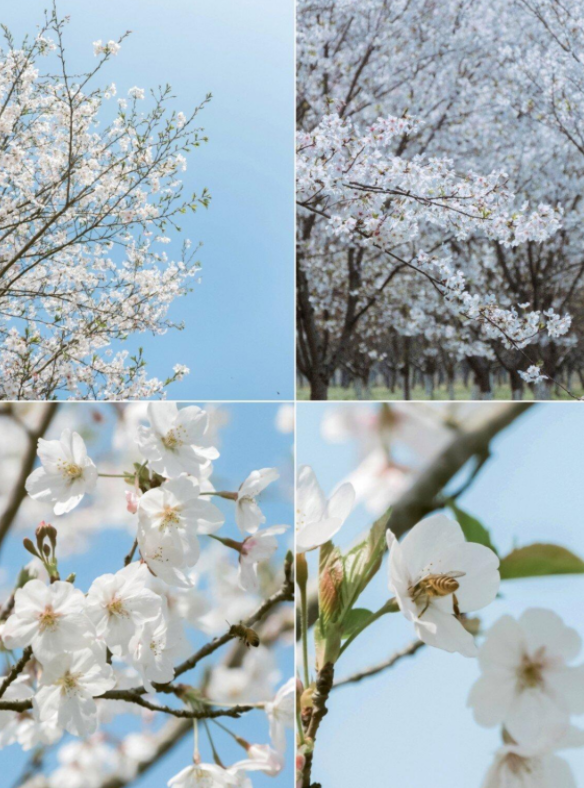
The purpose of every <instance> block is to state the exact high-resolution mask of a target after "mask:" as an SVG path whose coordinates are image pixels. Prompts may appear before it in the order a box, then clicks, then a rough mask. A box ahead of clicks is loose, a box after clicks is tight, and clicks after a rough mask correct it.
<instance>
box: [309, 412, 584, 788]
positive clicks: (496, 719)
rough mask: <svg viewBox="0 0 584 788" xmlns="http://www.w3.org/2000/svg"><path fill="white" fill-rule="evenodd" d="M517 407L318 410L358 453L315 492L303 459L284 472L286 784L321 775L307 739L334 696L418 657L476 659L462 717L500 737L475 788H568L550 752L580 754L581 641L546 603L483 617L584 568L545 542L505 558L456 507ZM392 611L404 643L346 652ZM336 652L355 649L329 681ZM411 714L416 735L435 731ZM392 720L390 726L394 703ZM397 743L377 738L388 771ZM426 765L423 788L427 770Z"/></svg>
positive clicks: (326, 431) (565, 773)
mask: <svg viewBox="0 0 584 788" xmlns="http://www.w3.org/2000/svg"><path fill="white" fill-rule="evenodd" d="M530 407H534V406H533V405H528V404H520V403H504V404H494V403H492V404H482V405H477V404H466V405H444V406H441V407H439V406H425V405H422V404H418V405H409V406H408V405H403V404H402V405H396V406H392V405H387V404H386V405H383V406H379V407H374V406H372V405H367V406H366V405H356V404H353V405H346V406H344V405H340V404H339V405H335V406H333V407H331V409H330V411H328V412H325V413H324V416H323V418H322V420H321V434H322V438H323V439H324V440H325V441H327V442H329V443H333V444H335V443H340V442H345V441H347V440H348V439H350V440H351V441H352V442H353V443H355V444H356V446H357V447H358V451H359V457H358V460H357V462H356V463H355V465H356V467H355V469H354V471H353V472H352V473H351V474H350V475H349V476H348V477H346V478H345V479H339V480H338V481H339V484H338V485H337V487H336V488H335V490H334V491H333V494H332V495H331V496H330V497H328V499H327V496H326V495H325V493H324V492H323V490H322V489H321V487H320V485H319V482H318V480H317V478H316V475H315V473H314V471H313V469H312V468H311V467H310V466H303V467H301V468H300V469H299V473H298V480H297V499H296V500H297V510H298V516H297V521H296V527H297V538H296V544H297V550H298V555H297V574H296V580H297V583H298V587H299V592H300V606H301V616H300V627H299V630H300V631H299V638H300V641H301V643H300V644H299V649H298V664H299V672H300V676H299V679H298V680H299V693H301V694H300V701H299V703H298V706H297V714H298V736H297V741H298V758H297V786H298V788H316V786H318V785H319V784H320V783H319V782H318V778H317V780H316V781H315V776H314V772H315V771H316V772H317V773H318V772H319V770H320V767H319V764H323V766H322V768H323V769H325V768H326V757H327V752H326V751H325V752H322V746H321V747H319V731H320V730H321V726H326V724H327V719H326V715H327V713H329V712H330V713H331V714H334V712H335V709H334V708H330V706H331V702H332V700H333V695H334V693H336V692H337V691H339V690H340V689H341V688H342V687H346V686H355V685H356V684H358V683H359V682H363V681H365V680H367V679H369V677H372V676H379V677H380V678H379V680H385V681H388V682H390V681H391V680H392V678H393V672H395V671H397V670H398V669H399V665H400V664H401V662H402V660H406V659H407V658H411V657H413V655H415V654H417V653H418V652H419V651H420V650H422V649H423V650H426V651H427V652H433V653H435V652H436V651H438V650H439V651H442V652H447V653H448V654H453V653H457V654H459V655H462V656H463V657H465V658H467V659H469V660H476V661H477V662H478V665H479V668H480V677H479V678H478V679H477V681H476V682H475V684H474V685H473V686H472V687H470V686H469V688H468V691H469V692H468V705H469V706H470V709H471V712H469V714H470V713H472V716H474V719H475V720H476V722H477V723H478V724H479V725H481V726H485V727H496V728H498V729H499V730H500V731H501V738H502V742H501V746H500V749H499V750H498V751H497V752H496V754H495V757H494V761H493V764H492V766H491V767H490V769H489V771H488V773H487V774H486V775H485V776H484V780H483V781H482V783H480V784H481V785H482V786H483V788H520V787H521V788H536V787H537V788H558V787H559V786H561V788H575V786H576V781H575V779H574V775H573V774H572V771H571V769H570V767H569V765H568V764H567V762H566V761H565V760H564V759H563V758H562V757H561V754H558V753H560V751H561V750H563V749H566V748H570V747H582V746H584V732H583V731H581V730H580V729H578V728H577V727H575V725H574V717H575V716H577V715H581V714H583V713H584V663H583V662H582V660H583V656H582V645H583V643H582V637H581V633H580V634H579V633H578V632H576V630H574V629H573V628H571V627H569V626H567V625H566V624H565V623H564V622H563V620H562V619H561V617H560V616H559V615H558V614H557V613H556V612H554V611H553V610H549V609H544V608H541V607H538V606H534V605H532V606H531V607H528V608H527V609H526V610H525V612H524V613H523V614H522V615H521V616H520V617H519V618H518V619H516V618H514V617H512V616H511V615H509V614H505V615H503V616H502V617H501V618H499V619H498V620H497V621H495V623H494V624H493V625H492V626H490V627H489V628H487V627H486V626H485V625H484V623H483V621H482V619H481V611H484V610H485V609H486V608H488V607H489V606H490V605H492V604H493V602H494V601H495V599H496V598H497V597H500V598H501V599H502V602H501V601H500V602H499V604H505V596H506V595H505V587H506V584H507V583H508V582H509V581H510V580H512V579H515V578H526V577H538V578H539V582H541V583H545V582H546V576H549V575H554V574H562V575H571V574H582V573H583V572H584V561H583V560H582V559H581V558H580V557H578V556H577V555H575V554H574V553H572V552H571V551H569V550H567V549H566V548H564V547H562V546H561V545H557V544H553V543H536V544H527V545H525V544H518V545H515V546H514V548H513V549H512V550H511V551H510V552H504V551H502V550H501V549H500V548H498V546H497V544H496V541H495V536H494V531H493V532H491V531H490V530H489V529H488V528H487V527H486V526H485V525H484V524H483V523H482V522H480V521H479V520H478V519H477V518H476V517H474V516H473V515H472V514H471V513H469V512H467V511H465V510H464V509H463V508H462V507H461V505H460V500H459V499H460V497H461V496H462V494H463V493H464V492H466V491H467V490H469V489H470V488H471V487H472V485H473V484H474V483H475V481H476V479H477V478H478V476H479V475H480V473H481V471H482V469H483V468H484V467H485V465H486V463H488V462H489V461H490V457H491V444H492V442H493V441H494V440H495V439H496V438H497V436H499V435H500V434H502V433H503V432H504V431H505V430H507V429H508V428H509V427H510V426H511V425H512V424H513V423H514V422H515V421H516V420H517V419H518V418H520V417H521V416H522V414H524V413H525V412H526V410H527V409H528V408H530ZM536 407H541V406H536ZM313 428H314V426H313V425H312V429H313ZM298 439H299V441H300V442H302V439H303V435H302V420H301V417H300V424H299V434H298ZM500 445H501V444H499V446H500ZM404 457H407V458H408V459H407V460H404V459H403V458H404ZM356 503H359V504H362V505H363V506H364V507H365V510H366V511H368V512H370V513H371V515H372V516H373V517H374V518H375V522H374V524H373V526H371V527H370V528H369V529H366V530H365V531H364V532H363V534H362V535H361V537H360V538H357V539H355V536H354V533H353V534H352V535H349V534H346V533H345V529H344V523H345V521H346V519H347V518H348V516H349V515H350V514H351V510H352V509H353V507H354V505H355V504H356ZM317 550H318V554H317V553H316V551H317ZM379 573H381V574H382V578H381V582H380V578H379ZM385 578H387V579H385ZM565 582H566V583H567V584H569V583H570V577H566V579H565ZM363 597H366V598H367V603H366V605H367V606H365V605H364V604H363V601H362V599H363ZM370 607H371V609H369V608H370ZM400 616H401V617H403V618H405V621H406V622H407V626H408V627H409V628H410V629H411V632H412V638H411V641H410V642H409V643H406V644H405V645H404V647H403V648H401V649H399V650H398V651H397V652H396V653H393V654H390V655H389V656H388V657H387V658H386V659H385V660H383V661H382V662H380V663H377V664H372V665H368V664H367V660H366V654H367V646H366V644H363V645H362V646H361V651H360V652H359V647H358V646H356V645H354V644H355V643H363V641H362V640H360V637H361V635H362V634H363V633H364V632H365V631H366V630H369V628H372V629H373V628H374V629H375V632H376V637H377V638H378V639H379V640H380V641H382V640H383V638H384V635H385V636H386V633H387V632H388V631H389V628H391V627H392V621H395V618H396V617H400ZM394 626H395V625H394ZM349 649H351V652H354V653H356V654H359V653H361V655H362V660H361V661H362V663H363V664H362V667H360V668H359V669H358V670H356V671H355V672H351V673H346V672H345V674H344V675H343V673H342V665H343V664H344V661H345V660H344V656H345V654H346V652H347V650H349ZM430 657H431V654H428V658H430ZM414 669H415V668H414ZM418 669H420V668H419V666H418ZM439 670H440V668H437V671H436V674H437V675H438V673H439ZM389 671H391V672H392V675H391V676H384V674H385V673H386V672H389ZM418 701H419V699H418ZM453 702H454V701H453ZM353 707H354V708H360V709H362V711H363V713H360V714H358V715H354V716H347V717H346V718H345V722H344V724H345V725H347V726H356V725H359V726H366V725H368V724H369V723H370V722H371V721H370V720H369V718H368V716H367V713H366V712H365V710H364V707H361V706H360V704H359V700H358V699H357V698H355V699H354V701H353ZM418 711H419V715H420V719H421V720H424V725H427V726H429V729H430V730H434V729H435V728H436V727H437V726H439V724H440V721H439V720H433V719H427V718H425V717H424V712H423V710H422V709H419V710H418ZM390 713H391V714H392V715H395V716H396V717H398V718H399V715H400V710H399V707H398V705H397V704H394V705H393V706H392V708H391V712H390ZM444 713H445V714H448V709H445V710H444ZM403 734H404V736H403V741H404V742H407V741H408V740H410V736H412V738H411V740H410V743H411V746H412V747H413V748H414V752H415V753H416V755H418V754H419V751H418V746H417V740H416V739H415V736H413V735H412V734H411V733H410V732H409V731H407V730H404V731H403ZM355 741H357V740H355ZM361 741H363V739H361ZM403 750H404V748H403V747H402V746H400V745H399V743H397V742H395V741H394V740H392V743H391V744H389V740H388V750H387V751H386V752H384V754H383V763H384V765H387V764H389V769H390V772H389V774H390V775H391V765H392V764H394V763H395V760H396V759H399V758H401V757H408V756H407V754H405V753H404V751H403ZM372 755H373V753H368V752H366V751H363V749H362V747H358V746H357V745H355V747H354V748H353V750H352V752H351V757H352V758H357V759H360V760H361V759H362V760H363V761H364V762H367V763H368V764H369V768H371V767H372V762H371V760H370V758H371V756H372ZM328 757H330V755H328ZM428 768H429V771H428V779H431V777H432V774H433V773H432V771H431V770H432V768H433V767H432V765H431V763H430V761H429V765H428ZM479 781H480V779H477V783H476V784H477V785H479Z"/></svg>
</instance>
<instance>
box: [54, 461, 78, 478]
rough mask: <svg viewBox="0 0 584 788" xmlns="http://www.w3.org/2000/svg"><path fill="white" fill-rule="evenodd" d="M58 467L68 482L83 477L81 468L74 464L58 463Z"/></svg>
mask: <svg viewBox="0 0 584 788" xmlns="http://www.w3.org/2000/svg"><path fill="white" fill-rule="evenodd" d="M58 467H59V470H60V471H61V473H62V474H63V476H64V477H65V479H66V480H68V481H71V482H74V481H75V479H80V478H81V477H82V476H83V468H82V467H81V466H80V465H76V464H75V463H74V462H60V463H59V466H58Z"/></svg>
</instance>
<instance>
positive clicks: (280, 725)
mask: <svg viewBox="0 0 584 788" xmlns="http://www.w3.org/2000/svg"><path fill="white" fill-rule="evenodd" d="M264 708H265V711H266V714H267V715H268V720H269V722H270V738H271V740H272V744H273V745H274V748H275V749H276V750H277V751H278V752H284V750H285V749H286V729H290V730H291V729H293V728H294V715H295V713H296V679H295V678H291V679H288V681H287V682H286V683H285V684H283V685H282V686H281V687H280V689H279V690H278V692H276V695H275V697H274V700H272V701H270V702H269V703H266V705H265V707H264Z"/></svg>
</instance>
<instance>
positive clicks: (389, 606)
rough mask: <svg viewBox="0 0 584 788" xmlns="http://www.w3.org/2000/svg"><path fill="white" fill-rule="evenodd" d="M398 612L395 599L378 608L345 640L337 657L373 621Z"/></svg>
mask: <svg viewBox="0 0 584 788" xmlns="http://www.w3.org/2000/svg"><path fill="white" fill-rule="evenodd" d="M398 610H399V608H398V606H397V602H396V601H395V599H390V600H388V601H387V602H386V603H385V605H383V607H380V608H379V610H378V611H377V612H376V613H372V614H371V616H370V617H369V618H368V619H367V621H365V623H364V624H363V625H362V626H361V627H359V629H356V630H355V631H354V632H353V634H352V635H351V636H350V637H348V638H347V639H346V640H345V642H344V643H343V645H342V646H341V650H340V652H339V657H340V656H341V654H342V653H343V652H344V651H345V650H346V649H347V648H348V647H349V645H350V644H351V643H352V642H353V641H354V640H355V638H356V637H358V636H359V635H360V634H361V632H363V631H364V630H365V629H367V627H368V626H370V624H373V622H374V621H377V619H379V618H381V617H382V616H384V615H385V614H386V613H396V612H397V611H398Z"/></svg>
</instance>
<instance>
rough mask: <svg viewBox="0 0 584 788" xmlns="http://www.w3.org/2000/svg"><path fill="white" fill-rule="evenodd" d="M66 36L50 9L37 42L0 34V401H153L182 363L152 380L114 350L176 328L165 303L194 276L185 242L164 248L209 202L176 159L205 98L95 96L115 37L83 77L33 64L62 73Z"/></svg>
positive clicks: (196, 134)
mask: <svg viewBox="0 0 584 788" xmlns="http://www.w3.org/2000/svg"><path fill="white" fill-rule="evenodd" d="M63 27H64V21H63V20H60V19H59V18H58V17H57V16H56V12H55V11H53V13H52V14H50V15H49V16H48V18H47V21H46V24H45V26H44V27H43V29H42V30H41V33H40V34H39V36H38V37H37V38H36V39H34V41H32V42H25V44H24V45H23V47H22V48H20V49H17V48H16V47H15V45H14V43H13V41H12V39H11V38H10V37H8V39H7V49H6V51H2V52H0V103H1V105H2V109H1V110H0V130H1V132H2V134H3V138H4V140H5V144H4V145H3V147H2V152H1V154H0V180H1V183H2V199H1V200H0V226H1V227H2V235H3V253H2V260H1V263H0V275H1V278H2V285H3V286H2V292H1V293H0V302H1V312H2V319H1V322H0V371H1V377H2V383H1V384H0V398H2V399H31V400H34V399H50V398H54V397H55V396H56V395H64V396H69V397H72V398H75V399H133V398H138V399H139V398H144V399H146V398H149V397H152V396H161V395H163V393H164V390H165V386H166V385H168V384H169V383H171V382H173V381H175V380H180V379H181V378H182V377H184V375H185V374H187V373H188V368H187V367H185V366H184V365H182V364H179V365H177V366H176V367H175V370H174V372H173V373H171V374H169V376H168V378H167V380H166V381H165V380H160V379H158V378H153V377H149V375H148V374H147V372H146V368H145V363H146V362H145V360H144V358H143V357H142V353H141V352H140V353H138V354H136V355H132V354H131V353H130V352H128V351H126V350H124V349H120V344H121V343H122V342H123V341H124V340H125V339H127V337H128V336H129V335H131V334H133V333H143V332H150V333H152V334H154V335H160V334H162V333H164V332H166V331H167V330H168V329H169V328H172V327H177V326H176V324H175V323H174V322H173V321H171V320H169V318H168V316H167V314H168V310H169V307H170V305H171V304H172V302H173V301H174V299H175V298H177V297H180V296H183V295H185V294H186V293H187V292H189V291H190V289H192V282H193V278H194V277H195V275H196V274H197V272H198V271H199V270H200V264H199V262H198V261H197V259H196V249H195V248H190V247H191V243H190V241H189V240H186V241H184V243H183V244H182V246H181V247H179V249H177V251H176V253H175V255H174V256H173V255H172V254H171V253H169V251H167V250H166V248H165V245H166V244H168V243H169V242H170V241H171V240H172V238H171V237H170V230H171V229H172V230H173V231H174V230H177V229H180V228H179V225H178V219H179V217H180V216H181V215H182V214H185V213H186V212H187V211H195V210H196V208H197V207H198V206H206V205H207V204H208V201H209V195H208V193H207V192H206V190H203V191H202V192H201V193H200V194H198V195H197V194H192V195H189V196H187V195H185V194H184V190H183V185H182V183H181V179H180V174H181V173H182V172H183V171H184V170H185V169H186V158H185V153H186V152H187V151H188V150H191V149H193V148H194V147H198V146H199V145H201V144H202V143H203V142H204V141H205V139H206V138H205V137H204V136H203V135H202V132H201V129H199V128H197V127H196V126H195V118H196V116H197V115H198V112H199V110H200V109H201V108H202V107H203V105H204V104H205V103H206V100H205V101H204V102H203V103H202V104H201V105H200V107H199V108H197V109H195V110H194V111H193V112H191V113H190V114H189V115H188V116H185V115H184V114H183V113H177V112H176V111H174V110H171V108H170V107H169V102H170V100H171V91H170V88H168V87H167V88H165V89H161V90H159V91H158V92H154V93H153V94H152V106H151V107H150V108H148V109H146V110H145V111H142V110H141V108H140V107H139V105H140V104H141V103H142V102H141V101H140V99H143V98H144V97H145V91H144V90H143V89H142V88H140V87H134V88H132V89H131V90H130V91H129V98H118V99H116V93H117V91H116V86H115V85H109V86H107V87H105V88H93V87H92V86H91V85H90V84H89V82H90V78H91V79H95V78H96V75H97V74H98V72H99V71H100V69H101V68H102V66H103V64H104V63H105V62H106V61H107V60H108V59H109V58H110V57H112V56H114V55H117V54H118V52H119V51H120V47H121V43H120V42H121V41H122V40H123V39H120V41H119V42H115V41H109V42H108V43H107V44H104V43H102V41H96V42H94V45H93V47H94V53H95V55H96V57H98V58H99V62H98V64H97V66H95V67H94V68H92V69H91V70H90V73H89V74H87V75H86V76H85V77H82V76H76V77H75V78H74V79H73V78H72V77H70V76H69V75H68V74H67V73H66V72H64V73H62V72H63V69H62V68H61V67H60V65H59V64H58V62H57V63H55V64H52V66H49V68H48V75H47V74H46V73H45V70H44V69H42V68H41V64H40V63H38V62H37V61H38V60H39V58H43V57H45V56H48V57H49V59H51V58H62V59H63V64H64V68H65V69H66V65H65V63H66V59H65V52H64V49H63V46H64V45H63V35H64V31H63ZM51 39H54V41H52V40H51ZM49 44H50V45H49ZM207 98H209V97H207ZM116 101H117V104H116V106H115V108H114V113H113V114H114V119H113V121H112V122H111V123H109V124H104V122H103V118H102V114H103V113H104V112H108V113H109V109H108V105H109V104H111V103H115V102H116ZM109 114H110V115H111V113H109ZM179 327H180V326H179Z"/></svg>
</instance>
